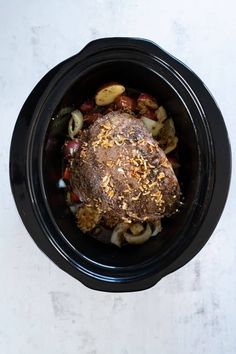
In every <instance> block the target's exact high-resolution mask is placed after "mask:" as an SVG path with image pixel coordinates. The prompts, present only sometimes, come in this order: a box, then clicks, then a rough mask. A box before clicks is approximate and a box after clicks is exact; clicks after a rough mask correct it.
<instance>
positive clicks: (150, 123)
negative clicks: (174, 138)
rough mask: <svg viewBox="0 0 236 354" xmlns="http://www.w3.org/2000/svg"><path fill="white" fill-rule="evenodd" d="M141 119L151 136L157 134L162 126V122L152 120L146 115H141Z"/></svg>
mask: <svg viewBox="0 0 236 354" xmlns="http://www.w3.org/2000/svg"><path fill="white" fill-rule="evenodd" d="M141 120H142V121H143V123H144V125H145V126H146V128H147V130H148V131H149V132H150V133H151V134H152V136H157V135H158V133H159V131H160V130H161V128H162V127H163V124H162V123H161V122H158V121H154V120H152V119H150V118H147V117H142V118H141Z"/></svg>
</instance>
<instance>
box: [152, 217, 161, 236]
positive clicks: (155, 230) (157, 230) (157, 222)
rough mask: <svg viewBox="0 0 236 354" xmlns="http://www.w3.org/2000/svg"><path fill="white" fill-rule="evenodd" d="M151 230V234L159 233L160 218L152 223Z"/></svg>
mask: <svg viewBox="0 0 236 354" xmlns="http://www.w3.org/2000/svg"><path fill="white" fill-rule="evenodd" d="M153 227H154V228H153V231H152V234H151V236H156V235H157V234H159V232H161V230H162V226H161V220H157V221H155V222H154V223H153Z"/></svg>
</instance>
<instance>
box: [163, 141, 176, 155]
mask: <svg viewBox="0 0 236 354" xmlns="http://www.w3.org/2000/svg"><path fill="white" fill-rule="evenodd" d="M177 144H178V138H177V136H174V137H173V138H172V139H171V142H170V143H169V144H168V145H167V147H166V148H165V150H164V153H165V154H166V155H167V154H169V153H170V152H171V151H173V150H174V149H175V148H176V146H177Z"/></svg>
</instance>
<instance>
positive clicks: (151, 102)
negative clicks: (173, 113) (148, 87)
mask: <svg viewBox="0 0 236 354" xmlns="http://www.w3.org/2000/svg"><path fill="white" fill-rule="evenodd" d="M137 107H138V109H139V110H141V109H143V108H145V107H148V108H151V109H157V108H158V104H157V101H156V99H155V98H154V97H152V96H151V95H148V94H147V93H140V95H139V97H138V99H137Z"/></svg>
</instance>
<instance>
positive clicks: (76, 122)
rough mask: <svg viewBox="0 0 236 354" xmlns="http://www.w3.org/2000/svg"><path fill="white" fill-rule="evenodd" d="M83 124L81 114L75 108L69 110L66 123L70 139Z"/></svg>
mask: <svg viewBox="0 0 236 354" xmlns="http://www.w3.org/2000/svg"><path fill="white" fill-rule="evenodd" d="M82 126H83V114H82V113H81V112H80V111H79V110H78V109H76V110H75V111H73V112H71V119H70V121H69V125H68V134H69V137H70V138H71V139H74V137H75V136H76V135H77V134H78V132H79V131H80V130H81V129H82Z"/></svg>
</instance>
